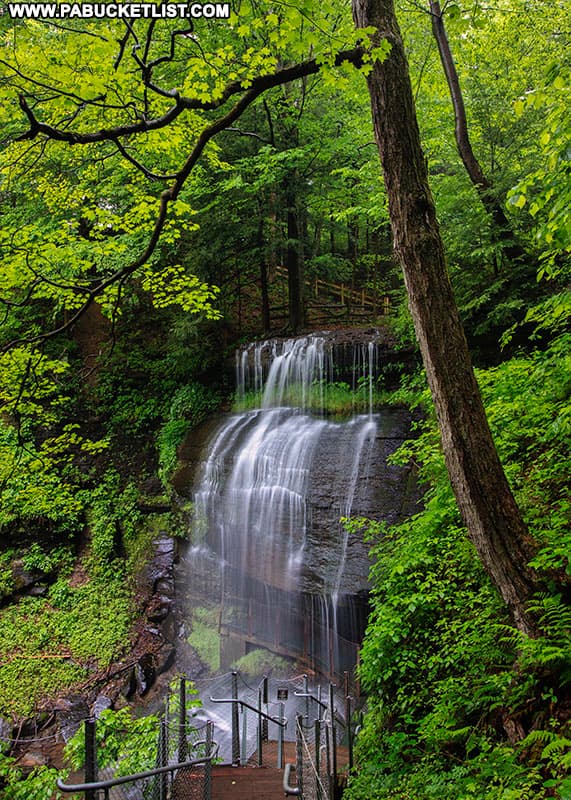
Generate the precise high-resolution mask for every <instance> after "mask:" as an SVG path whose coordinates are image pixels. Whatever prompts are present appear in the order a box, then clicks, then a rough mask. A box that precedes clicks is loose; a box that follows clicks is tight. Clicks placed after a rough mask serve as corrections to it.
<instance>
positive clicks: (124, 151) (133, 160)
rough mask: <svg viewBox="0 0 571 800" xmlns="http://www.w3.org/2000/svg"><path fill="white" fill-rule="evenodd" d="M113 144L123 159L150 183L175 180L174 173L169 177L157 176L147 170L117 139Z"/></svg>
mask: <svg viewBox="0 0 571 800" xmlns="http://www.w3.org/2000/svg"><path fill="white" fill-rule="evenodd" d="M114 143H115V145H116V147H117V150H119V152H120V153H121V155H122V156H123V158H125V159H126V160H127V161H129V163H131V164H132V165H133V166H134V167H136V168H137V169H138V170H139V171H140V172H142V173H143V175H144V176H145V178H148V179H149V180H150V181H171V180H173V179H174V178H176V173H173V174H171V175H157V173H156V172H151V170H149V169H147V167H145V165H144V164H141V162H140V161H137V159H136V158H134V157H133V156H132V155H131V154H130V153H129V151H128V150H127V148H126V147H124V146H123V145H122V144H121V142H120V141H119V140H118V139H116V140H115V142H114Z"/></svg>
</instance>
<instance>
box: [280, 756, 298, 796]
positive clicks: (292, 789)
mask: <svg viewBox="0 0 571 800" xmlns="http://www.w3.org/2000/svg"><path fill="white" fill-rule="evenodd" d="M291 772H295V764H289V763H288V764H286V765H285V769H284V779H283V790H284V793H285V794H286V795H290V794H293V795H295V796H298V797H299V795H300V794H301V790H300V788H299V786H290V783H289V776H290V773H291Z"/></svg>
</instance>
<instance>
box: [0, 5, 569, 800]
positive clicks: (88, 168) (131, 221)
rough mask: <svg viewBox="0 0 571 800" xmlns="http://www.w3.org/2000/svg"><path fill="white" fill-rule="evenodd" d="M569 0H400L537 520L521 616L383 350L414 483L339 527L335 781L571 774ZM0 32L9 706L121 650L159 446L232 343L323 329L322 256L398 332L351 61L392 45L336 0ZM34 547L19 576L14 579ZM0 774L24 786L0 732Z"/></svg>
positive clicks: (460, 290) (2, 639) (2, 652)
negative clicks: (342, 599) (353, 564)
mask: <svg viewBox="0 0 571 800" xmlns="http://www.w3.org/2000/svg"><path fill="white" fill-rule="evenodd" d="M384 5H388V4H384ZM566 11H567V8H566V3H564V2H555V3H549V4H547V3H544V2H534V1H533V0H531V1H530V2H524V0H500V1H499V2H497V3H495V4H494V6H493V7H490V6H487V5H484V4H482V3H480V2H474V3H462V4H458V3H454V2H450V3H444V4H443V5H442V7H440V5H438V4H437V3H434V2H430V3H428V2H426V3H421V2H418V3H417V2H404V0H403V2H401V3H399V4H398V8H397V15H398V19H399V21H400V24H401V28H402V31H403V36H404V40H405V44H406V52H407V56H408V61H409V66H410V75H411V82H412V88H413V93H414V101H415V106H416V112H417V116H418V122H419V127H420V134H421V141H422V145H423V148H424V154H425V163H426V167H427V170H428V175H429V180H430V186H431V188H432V192H433V194H434V197H435V202H436V208H437V212H438V218H439V221H440V231H441V234H442V237H443V239H444V245H445V249H446V256H447V261H448V268H449V274H450V278H451V281H452V284H453V287H454V290H455V294H456V298H457V303H458V307H459V310H460V314H461V317H462V320H463V323H464V327H465V330H466V334H467V338H468V343H469V346H470V350H471V353H472V357H473V360H474V363H475V365H476V367H477V378H478V381H479V384H480V387H481V391H482V394H483V397H484V403H485V407H486V411H487V415H488V420H489V423H490V427H491V429H492V432H493V434H494V437H495V441H496V446H497V448H498V451H499V455H500V458H501V460H502V463H503V466H504V469H505V471H506V473H507V476H508V478H509V481H510V484H511V487H512V490H513V492H514V494H515V497H516V500H517V503H518V505H519V508H520V509H521V511H522V514H523V517H524V519H525V521H526V523H527V526H528V530H529V532H530V536H531V538H532V539H533V542H534V557H533V564H532V568H533V574H534V575H535V576H537V591H536V592H535V593H534V595H533V597H532V598H531V600H530V601H529V603H528V607H529V609H530V614H531V616H532V618H533V620H534V623H533V624H534V628H535V630H534V631H533V635H531V636H529V635H526V634H525V633H522V632H520V631H519V630H518V629H517V627H516V626H514V625H513V621H512V619H511V617H510V614H509V613H508V609H507V608H506V606H505V605H504V603H503V601H502V599H501V598H500V595H499V594H498V592H497V590H496V588H495V587H494V586H493V585H492V583H491V581H490V577H489V574H488V572H487V571H486V570H485V569H484V568H483V567H482V565H481V563H480V561H479V559H478V558H475V555H474V549H473V545H472V544H471V542H470V541H469V539H468V538H467V535H466V530H465V528H464V525H463V522H462V518H461V516H460V514H459V511H458V508H457V504H456V501H455V499H454V495H453V493H452V490H451V487H450V482H449V478H448V473H447V471H446V468H445V464H444V459H443V456H442V452H441V447H440V439H439V429H438V425H437V422H436V417H435V414H434V411H433V409H432V405H431V398H430V393H429V392H428V390H427V388H426V380H425V377H424V374H423V373H422V372H421V371H420V370H419V372H418V374H415V375H414V376H412V377H411V376H403V378H402V382H401V388H400V390H399V391H398V392H396V393H392V394H391V396H390V397H388V398H386V399H387V400H389V401H390V402H399V403H407V404H409V405H410V406H411V407H418V406H420V407H421V408H422V410H423V420H424V421H423V422H422V423H419V426H418V430H417V431H416V436H415V438H414V440H412V441H411V442H410V443H408V444H407V445H406V446H405V447H403V448H402V449H401V451H400V454H399V455H398V458H400V459H402V460H403V461H406V462H408V461H410V460H411V459H412V460H413V461H414V462H415V463H416V464H417V465H418V468H419V471H420V475H421V478H422V479H423V480H424V481H426V485H427V493H426V505H425V509H424V510H423V511H422V512H421V513H420V514H419V515H418V516H416V517H415V518H414V519H413V520H411V521H410V522H407V523H405V524H404V525H402V526H400V527H399V528H392V529H389V530H379V529H378V526H376V525H375V524H373V523H367V522H366V521H356V522H353V523H351V524H352V525H353V526H355V528H358V529H359V530H364V531H366V535H368V536H370V538H371V546H372V548H373V552H374V555H375V565H374V567H373V570H372V575H371V579H372V585H373V592H372V603H373V611H372V615H371V619H370V624H369V629H368V632H367V636H366V640H365V645H364V648H363V654H362V666H361V681H362V684H363V688H364V689H365V690H366V692H367V696H368V709H369V710H368V713H367V715H366V717H365V721H364V726H363V730H362V732H361V735H360V738H359V753H360V755H359V763H358V767H357V770H356V774H355V776H354V777H353V779H352V781H351V783H350V788H349V789H348V790H347V796H348V797H350V798H352V799H353V800H357V798H365V797H366V798H385V797H386V798H401V797H402V798H405V797H414V798H419V799H420V798H433V797H439V798H502V799H503V800H508V799H509V798H525V797H530V798H531V797H533V798H540V797H560V798H563V799H565V798H568V797H571V781H570V780H569V779H568V778H566V777H565V775H566V772H567V770H568V767H569V764H570V762H571V756H570V754H569V743H570V740H571V736H570V732H569V679H570V677H571V671H570V670H571V667H570V646H569V628H570V625H569V622H570V616H571V615H570V613H569V607H568V599H569V591H568V585H569V583H568V582H569V563H568V556H569V552H570V544H571V535H570V532H569V498H568V475H569V441H570V438H571V437H570V433H571V415H570V404H569V397H570V395H571V364H570V361H571V357H570V355H569V326H568V320H569V311H570V307H571V303H570V294H569V252H570V242H571V236H570V233H571V230H570V228H571V224H570V218H569V213H568V208H569V205H570V200H571V177H570V171H571V167H570V165H571V144H570V137H569V130H570V119H569V113H570V112H569V107H570V103H569V86H570V81H569V76H570V65H569V34H570V30H569V16H568V14H567V13H566ZM0 30H1V35H2V50H1V54H0V92H1V93H2V104H1V108H0V116H1V124H2V134H1V145H0V146H1V150H2V163H1V172H0V176H1V177H0V181H1V183H0V193H1V203H2V205H1V209H0V213H1V214H2V229H1V231H0V258H1V260H2V263H1V267H0V270H1V271H0V305H1V306H2V308H1V309H0V310H1V312H2V315H3V316H2V332H1V337H2V347H3V349H2V356H1V360H2V363H1V372H0V396H1V400H2V405H3V411H2V416H1V420H0V449H1V453H2V457H1V463H0V489H1V493H2V494H1V506H0V535H1V545H2V551H1V553H0V592H1V593H2V597H3V607H2V609H1V611H0V613H1V617H2V619H1V623H2V624H1V631H0V714H1V715H2V717H4V718H5V719H6V720H11V721H12V722H15V721H17V720H21V719H22V718H25V717H26V716H29V715H31V714H32V713H35V712H36V711H37V710H38V709H39V708H41V707H45V704H46V703H48V705H49V699H50V698H53V697H54V696H56V695H57V694H58V693H60V692H61V691H62V690H64V689H65V688H66V687H68V688H69V689H71V688H72V687H74V686H76V685H78V684H79V683H81V682H82V680H84V679H85V676H86V675H87V674H88V672H89V671H90V670H93V669H94V668H99V669H105V668H106V667H107V666H108V665H109V664H110V663H111V662H112V661H113V660H114V659H116V658H118V657H119V655H120V653H121V652H122V651H123V650H124V648H125V647H126V646H127V644H128V642H129V636H130V633H131V631H132V626H133V620H134V617H135V616H136V610H137V609H136V600H135V596H136V592H135V586H136V581H135V576H136V574H137V572H138V571H139V570H140V568H141V565H142V563H143V560H144V554H145V552H146V550H147V548H148V544H149V542H150V541H151V539H152V538H153V536H154V535H155V532H156V527H155V525H156V522H157V519H156V515H152V514H151V515H149V514H148V513H147V512H148V509H149V506H150V505H151V506H152V505H153V503H154V504H156V505H157V507H158V506H160V507H163V506H168V504H169V502H170V498H171V493H172V489H171V485H170V478H171V476H172V474H173V471H174V469H175V467H176V449H177V446H178V445H179V443H180V442H181V441H182V439H183V438H184V436H185V435H186V434H187V433H188V431H189V430H191V428H192V427H193V426H194V425H196V424H197V423H198V422H200V421H201V420H202V419H204V418H205V416H206V415H207V414H209V413H210V412H212V411H213V410H215V409H216V408H217V407H219V405H220V403H221V401H222V399H223V398H226V397H227V396H228V394H229V390H230V389H229V385H228V382H227V379H226V378H225V375H226V372H225V370H224V368H223V365H224V363H225V359H226V357H227V356H228V355H229V354H231V352H232V351H233V349H234V347H235V346H236V345H237V344H239V343H240V342H242V341H245V340H248V339H250V338H255V337H257V336H261V335H267V334H268V333H284V332H286V331H287V332H290V333H297V332H300V331H302V330H306V329H308V328H311V327H314V328H315V327H317V326H318V325H319V324H321V320H320V321H319V323H318V321H317V312H316V308H315V306H314V304H312V302H311V301H312V300H313V299H314V293H315V289H316V287H317V289H318V290H319V283H317V282H318V281H321V282H322V284H323V285H324V284H325V283H328V284H331V285H337V286H338V285H340V284H343V285H344V286H346V287H347V288H348V289H352V290H353V291H355V292H357V293H361V296H364V295H365V294H366V295H367V296H368V297H369V296H373V297H375V298H377V299H378V304H379V308H378V309H374V311H378V310H380V308H381V306H384V298H385V297H386V298H389V302H390V310H391V313H390V315H389V317H388V319H386V318H383V320H382V322H383V324H385V325H390V329H391V333H392V335H393V336H394V337H395V340H396V341H398V342H399V346H400V347H408V348H413V349H414V348H415V347H416V344H415V341H416V340H415V335H414V332H413V328H412V324H411V321H410V317H409V316H408V312H407V298H406V291H405V287H404V285H403V281H402V278H401V277H400V270H399V268H398V265H397V263H396V262H395V260H394V258H393V256H392V244H391V230H390V220H389V209H388V198H387V196H386V192H385V189H384V185H383V181H382V177H381V170H380V165H379V155H378V152H377V148H376V144H375V139H374V136H373V130H372V125H371V111H370V107H369V94H368V92H367V83H366V81H365V77H366V76H369V77H370V76H371V73H372V67H373V65H374V64H376V63H381V64H382V62H383V61H384V60H385V59H387V58H390V49H389V48H388V47H386V46H384V44H383V42H384V40H383V39H382V37H381V40H380V42H379V41H376V42H375V46H374V48H373V49H372V50H371V48H370V47H369V46H368V42H369V36H370V35H372V34H374V33H375V32H374V30H373V29H372V28H365V29H363V28H361V29H360V30H355V26H354V24H353V20H352V16H351V9H350V7H349V5H348V4H347V3H340V2H338V0H330V2H322V3H319V4H315V3H312V2H311V0H307V2H300V3H296V4H295V5H289V4H287V3H264V2H259V3H248V2H242V3H240V4H237V5H236V6H233V7H232V16H231V18H230V19H229V20H205V19H202V20H197V21H194V22H190V21H181V20H161V21H160V22H159V21H156V20H153V21H149V20H135V21H132V22H126V21H122V22H115V21H110V20H98V21H93V22H88V21H85V20H65V21H63V20H62V21H59V22H57V23H55V22H52V23H48V22H45V21H24V20H15V21H13V20H10V18H9V15H8V14H7V13H4V14H3V15H2V16H1V17H0ZM447 46H448V48H449V49H448V50H447ZM443 65H444V67H445V69H443ZM451 65H452V70H451ZM364 76H365V77H364ZM398 102H399V101H398V99H397V98H395V99H394V103H395V105H397V108H398ZM478 170H479V171H478ZM322 291H325V294H327V289H326V288H325V289H323V288H322ZM322 299H323V296H322ZM326 299H327V298H326ZM329 301H330V302H329V303H325V305H327V306H333V309H332V310H331V311H330V313H331V320H330V323H331V322H332V323H333V324H335V325H345V324H349V325H351V324H353V325H355V324H361V323H362V319H361V317H360V316H359V303H358V302H357V303H356V302H355V301H354V300H353V302H351V301H350V302H349V304H348V305H347V304H346V303H345V304H344V305H339V304H338V303H337V307H335V304H336V302H337V299H336V298H334V297H333V296H331V297H330V298H329ZM375 302H376V301H375ZM378 388H379V389H380V390H382V388H383V383H382V379H381V381H380V383H379V387H378ZM167 516H168V520H167V519H166V517H167ZM167 522H168V524H170V526H171V528H172V530H173V531H176V530H177V529H178V527H179V521H178V519H177V515H176V512H175V511H174V510H173V511H172V513H170V514H168V515H166V516H165V514H163V515H162V516H161V518H160V525H161V526H164V525H165V524H166V523H167ZM29 573H33V574H35V575H36V576H40V577H41V581H43V583H44V584H45V587H46V591H45V593H44V594H43V595H42V596H39V597H33V596H29V595H26V596H22V591H21V589H22V585H21V584H22V580H21V578H22V575H23V574H29ZM79 578H80V579H79ZM54 656H55V657H54ZM2 775H3V780H4V783H5V787H4V791H5V792H6V793H7V796H8V797H14V798H17V797H31V796H32V795H31V794H30V792H31V788H30V787H31V786H32V783H31V782H30V781H31V779H28V780H26V781H22V780H21V777H22V776H21V775H20V773H19V771H18V769H17V766H16V765H15V764H14V763H13V762H12V761H11V759H10V757H9V755H8V754H7V753H5V754H4V755H3V756H2ZM46 776H47V777H46ZM35 777H36V779H37V785H38V786H39V785H40V784H42V786H46V785H48V783H50V781H51V786H52V787H53V775H51V774H49V771H48V773H46V772H45V771H44V772H43V773H42V772H41V771H40V773H38V775H37V776H35ZM39 791H40V790H39V789H38V792H39ZM42 791H44V792H45V791H49V790H45V789H42ZM10 793H11V794H10ZM40 796H41V795H40V794H38V797H40ZM44 796H48V797H49V794H47V795H45V794H44Z"/></svg>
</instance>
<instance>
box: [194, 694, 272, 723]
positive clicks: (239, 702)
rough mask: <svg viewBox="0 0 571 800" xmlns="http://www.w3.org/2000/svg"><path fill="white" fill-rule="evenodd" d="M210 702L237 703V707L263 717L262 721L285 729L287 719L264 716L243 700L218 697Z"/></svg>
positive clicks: (212, 698)
mask: <svg viewBox="0 0 571 800" xmlns="http://www.w3.org/2000/svg"><path fill="white" fill-rule="evenodd" d="M210 702H211V703H238V705H241V706H245V707H246V708H249V709H250V711H254V712H255V713H256V714H258V715H259V716H260V717H263V719H267V720H269V721H270V722H273V723H275V724H276V725H279V726H280V727H282V728H285V727H287V719H285V718H284V719H277V718H276V717H272V716H270V715H269V714H266V713H264V712H263V711H260V709H259V708H256V707H255V706H252V705H250V703H247V702H246V701H245V700H239V699H238V698H236V697H220V698H216V697H211V698H210Z"/></svg>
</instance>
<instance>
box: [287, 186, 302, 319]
mask: <svg viewBox="0 0 571 800" xmlns="http://www.w3.org/2000/svg"><path fill="white" fill-rule="evenodd" d="M295 184H296V180H295V178H291V179H290V180H289V181H288V182H287V186H286V204H287V250H286V267H287V281H288V310H289V328H290V331H291V332H292V333H293V334H296V333H298V331H299V330H300V329H301V328H302V327H303V275H302V269H303V266H302V265H303V261H302V256H301V240H300V230H299V216H298V209H297V203H296V193H295Z"/></svg>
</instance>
